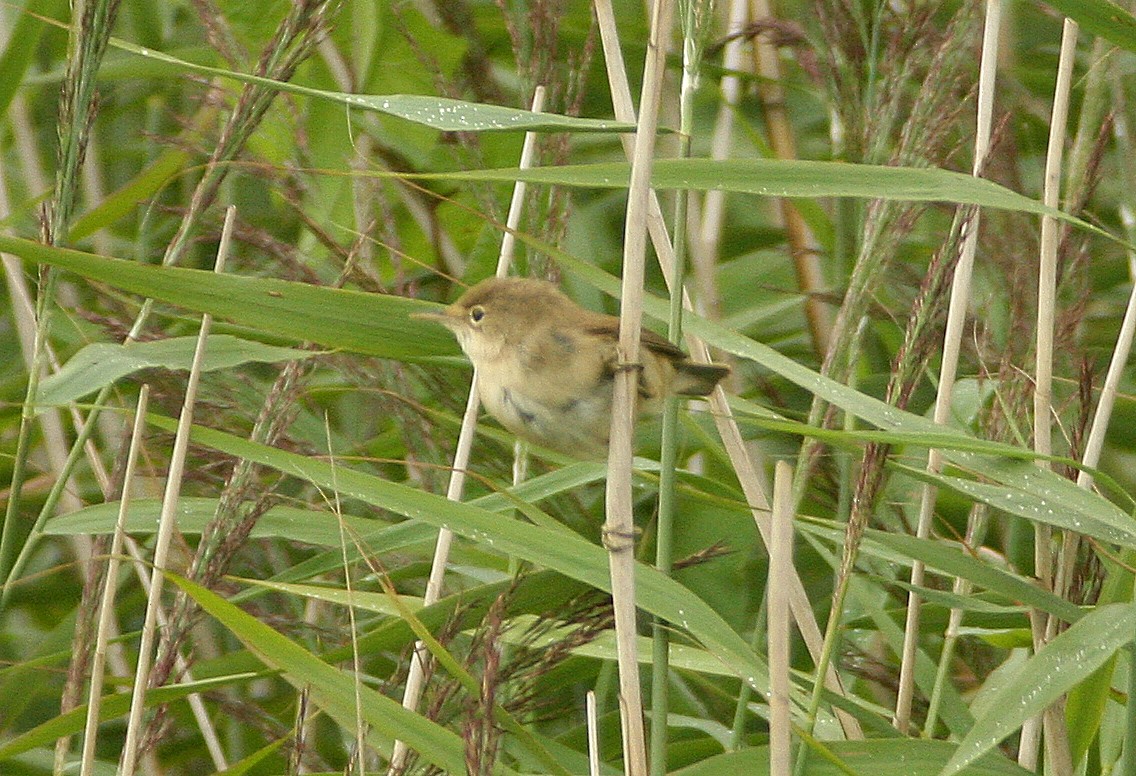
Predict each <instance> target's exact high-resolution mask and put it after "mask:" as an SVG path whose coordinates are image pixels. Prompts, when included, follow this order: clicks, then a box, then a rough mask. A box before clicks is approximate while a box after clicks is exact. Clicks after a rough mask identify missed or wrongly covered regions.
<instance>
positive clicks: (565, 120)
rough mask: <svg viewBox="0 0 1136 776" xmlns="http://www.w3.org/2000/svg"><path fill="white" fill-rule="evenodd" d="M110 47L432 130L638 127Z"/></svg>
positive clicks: (120, 43)
mask: <svg viewBox="0 0 1136 776" xmlns="http://www.w3.org/2000/svg"><path fill="white" fill-rule="evenodd" d="M110 45H112V46H114V47H115V48H118V49H121V50H123V51H128V52H130V53H132V54H136V55H138V56H140V57H143V58H145V59H146V60H148V61H150V62H158V63H160V64H163V65H167V66H168V67H169V68H170V69H171V71H172V72H176V73H177V74H179V75H184V74H185V73H200V74H202V75H209V76H216V77H218V78H226V79H229V80H231V81H239V82H241V83H246V84H258V85H260V86H268V87H271V88H273V89H276V90H277V91H281V92H289V93H291V94H299V95H303V96H305V97H314V98H316V99H319V100H328V101H331V102H335V103H338V104H340V105H345V106H347V107H350V108H357V109H359V110H365V111H374V112H376V113H384V114H386V115H388V116H397V117H398V118H401V119H406V120H407V121H413V122H414V123H416V124H421V125H423V126H426V127H430V128H432V129H437V130H441V131H444V132H502V131H513V132H634V131H635V125H634V124H628V123H625V122H621V121H609V120H606V119H588V118H577V117H574V116H561V115H558V114H555V113H534V112H533V111H528V110H519V109H517V108H506V107H503V106H500V105H487V104H485V103H479V102H466V101H464V100H453V99H449V98H446V97H433V96H430V95H418V94H382V95H369V94H348V93H346V92H332V91H327V90H324V89H314V88H312V87H310V86H301V85H300V84H295V83H286V82H284V81H274V80H272V79H271V78H262V77H260V76H255V75H250V74H248V73H238V72H236V71H234V70H226V69H224V68H220V67H210V66H209V65H202V64H197V63H195V62H189V61H186V60H184V59H178V58H177V57H173V56H170V55H169V54H165V53H163V52H161V51H155V50H154V49H150V48H145V47H143V46H136V45H135V44H133V43H129V42H127V41H124V40H120V39H118V38H111V41H110Z"/></svg>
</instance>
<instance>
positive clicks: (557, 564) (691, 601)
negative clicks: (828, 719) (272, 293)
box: [149, 415, 768, 691]
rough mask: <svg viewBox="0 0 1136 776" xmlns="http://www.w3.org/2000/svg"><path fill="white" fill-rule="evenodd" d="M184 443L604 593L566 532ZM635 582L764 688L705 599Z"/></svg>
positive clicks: (294, 462)
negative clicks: (288, 477)
mask: <svg viewBox="0 0 1136 776" xmlns="http://www.w3.org/2000/svg"><path fill="white" fill-rule="evenodd" d="M149 420H150V422H151V424H153V425H156V426H159V427H161V428H166V429H169V430H172V429H173V428H174V423H173V421H171V420H170V419H168V418H162V417H159V416H156V415H151V416H150V418H149ZM192 439H193V440H194V442H196V443H197V444H201V445H204V446H206V447H211V448H213V449H215V450H220V451H222V452H226V453H229V454H230V455H236V456H240V457H242V458H247V459H248V460H251V461H255V462H257V463H261V464H263V465H265V466H271V467H273V468H275V469H277V470H278V471H281V472H283V473H285V474H290V475H292V476H295V477H299V478H300V479H303V480H307V481H309V482H312V483H313V484H317V485H319V486H320V487H323V488H328V489H333V490H337V491H338V492H339V493H340V494H342V495H343V496H346V497H349V498H356V499H359V500H361V501H363V502H365V503H368V504H371V505H373V506H375V507H378V508H380V509H389V510H390V511H392V512H396V513H398V514H401V515H404V516H406V517H408V518H411V519H413V520H417V521H422V522H425V523H429V524H430V525H433V526H435V527H437V528H449V529H450V530H452V531H453V532H454V533H456V534H459V535H461V536H465V537H466V538H467V539H471V540H473V541H475V542H478V543H481V544H484V545H486V546H487V547H491V548H493V549H495V550H496V551H498V552H502V553H505V554H508V555H510V556H513V557H516V558H520V559H522V560H526V561H528V562H530V563H533V564H536V565H538V566H543V567H545V568H549V569H552V570H554V571H558V572H559V573H561V574H563V575H564V576H567V577H570V578H572V579H576V580H579V581H581V582H585V583H586V584H589V585H591V586H592V587H595V588H598V589H600V590H604V591H607V592H610V591H611V589H610V586H611V579H610V577H609V572H608V558H607V553H606V552H605V551H604V550H603V549H602V548H601V547H598V546H597V545H595V544H592V543H591V542H588V541H585V540H584V539H583V538H581V537H579V536H577V535H576V534H574V533H571V532H569V531H564V530H559V529H551V528H545V527H542V526H537V525H531V524H528V523H523V522H520V521H518V520H502V519H501V517H500V515H497V514H494V513H492V512H488V511H486V510H484V509H480V508H478V507H474V506H472V505H470V504H465V503H461V502H456V501H450V500H449V499H446V498H443V497H442V496H438V495H436V494H433V493H426V492H423V491H420V490H417V489H415V488H411V487H407V486H405V485H401V484H399V483H395V482H391V481H389V480H385V479H382V478H380V477H375V476H372V475H368V474H364V473H362V472H358V471H353V470H351V469H344V468H343V467H336V468H333V467H332V466H331V465H330V464H328V463H326V462H324V461H321V460H316V459H312V458H305V457H304V456H302V455H297V454H295V453H289V452H285V451H283V450H276V449H274V448H271V447H267V446H265V445H259V444H256V443H253V442H249V441H247V440H243V439H239V438H237V437H235V436H233V435H231V434H225V433H223V432H220V431H214V430H212V429H205V428H201V427H199V426H195V427H194V430H193V434H192ZM636 585H637V588H636V603H637V604H638V605H639V607H640V608H642V609H643V610H645V611H647V612H649V613H651V614H654V615H656V616H658V617H660V618H662V619H664V620H666V621H667V622H670V623H673V624H674V625H675V626H676V627H679V628H682V629H684V630H686V631H687V632H688V633H690V635H691V636H693V637H694V638H695V639H697V640H698V641H700V642H701V643H702V645H703V646H704V647H706V649H707V650H709V651H710V652H712V653H714V654H715V655H716V656H717V657H718V658H719V659H720V660H722V661H723V663H724V664H725V665H727V666H729V667H730V670H732V671H733V672H734V675H735V676H738V677H739V678H741V679H742V680H743V681H745V682H748V683H749V684H750V685H752V686H754V687H755V688H756V689H758V690H759V691H760V690H763V689H765V688H767V686H768V669H767V668H766V666H765V663H764V661H763V660H761V658H759V657H758V656H757V655H756V654H755V653H754V651H753V650H752V649H751V648H750V646H749V645H748V644H747V643H746V642H745V640H744V639H742V638H741V636H739V635H738V634H737V633H736V632H735V631H734V630H733V629H732V628H730V626H729V624H728V623H726V622H725V620H723V619H722V617H721V616H720V615H719V614H718V613H717V612H715V611H714V610H713V609H712V608H711V607H710V606H709V605H708V604H707V603H706V602H704V601H702V600H701V599H700V598H698V597H697V596H695V595H694V594H693V593H691V592H690V591H689V590H687V589H686V588H685V587H683V586H682V585H680V584H679V583H678V582H676V581H675V580H674V579H672V578H670V577H668V576H665V575H663V574H661V573H659V572H658V571H657V570H656V569H654V568H651V567H650V566H646V565H643V564H639V565H638V566H637V567H636Z"/></svg>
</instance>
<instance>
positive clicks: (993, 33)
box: [892, 0, 1002, 733]
mask: <svg viewBox="0 0 1136 776" xmlns="http://www.w3.org/2000/svg"><path fill="white" fill-rule="evenodd" d="M1001 25H1002V0H987V2H986V22H985V27H984V29H983V36H982V62H981V65H980V69H979V80H978V120H977V129H976V131H975V140H974V167H973V169H972V173H973V175H975V176H976V177H977V176H978V175H979V174H980V173H981V172H982V168H983V167H984V166H985V164H986V156H987V154H988V153H989V150H990V134H991V126H992V117H993V108H994V85H995V77H996V75H997V72H998V70H997V62H998V37H999V35H1000V29H1001ZM979 212H980V211H975V214H974V217H973V218H972V219H971V221H970V224H969V227H968V229H967V232H966V235H965V236H964V237H963V243H962V254H961V255H960V256H959V261H958V265H957V266H956V267H955V274H954V278H953V279H952V281H951V300H950V304H949V305H948V308H947V324H946V329H945V331H944V333H943V360H942V364H941V365H940V367H939V392H938V394H937V395H936V397H935V412H934V420H935V422H936V423H938V424H940V425H942V424H945V423H946V422H947V420H948V419H949V418H950V408H951V400H952V397H953V393H954V384H955V378H956V376H957V375H958V360H959V351H960V349H961V343H962V331H963V324H964V323H965V321H966V312H967V308H968V306H969V305H970V283H971V277H972V275H973V274H974V257H975V253H976V252H977V249H978V224H979ZM942 467H943V456H942V454H941V453H940V452H939V451H938V450H935V449H932V450H930V451H929V452H928V454H927V471H929V472H931V473H932V474H935V473H938V472H939V471H940V470H941V469H942ZM937 495H938V490H937V489H936V488H935V487H934V486H932V485H924V486H923V489H922V493H921V495H920V500H919V523H918V526H917V527H916V535H917V536H918V537H919V538H921V539H925V538H927V537H929V536H930V535H931V523H932V520H933V518H934V513H935V499H936V496H937ZM924 570H925V569H924V565H923V563H921V562H919V561H915V562H914V563H912V564H911V577H910V582H911V585H912V590H911V592H910V593H908V596H907V619H906V622H905V624H904V633H903V651H902V654H901V655H900V669H899V689H898V692H897V694H896V702H895V716H894V718H893V720H892V723H893V724H894V725H895V727H896V729H898V730H899V731H900V732H901V733H905V732H907V729H908V726H909V725H910V723H911V703H912V699H913V697H914V693H915V659H916V651H917V648H918V639H919V624H920V615H921V613H922V609H921V606H922V601H921V600H920V598H919V595H918V594H917V593H916V592H915V589H916V588H919V587H922V586H923V575H924Z"/></svg>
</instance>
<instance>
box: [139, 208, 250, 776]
mask: <svg viewBox="0 0 1136 776" xmlns="http://www.w3.org/2000/svg"><path fill="white" fill-rule="evenodd" d="M236 212H237V211H236V208H235V207H232V206H230V207H229V209H228V211H227V212H226V213H225V225H224V227H222V229H221V243H220V245H219V246H218V248H217V261H216V263H215V264H214V266H213V271H214V272H217V273H220V272H223V271H224V269H225V260H226V259H227V258H228V253H229V246H230V244H231V243H232V235H233V222H234V220H235V217H236ZM212 325H213V316H211V315H209V314H208V313H206V314H205V315H202V316H201V329H200V331H199V332H198V337H197V348H196V349H195V350H194V352H193V364H192V366H191V367H190V370H189V379H188V380H187V382H186V387H185V400H184V402H183V404H182V409H181V417H180V418H178V427H177V432H176V433H175V435H174V447H173V450H172V452H171V453H170V468H169V474H168V475H167V479H166V491H165V493H164V494H163V496H162V510H161V513H160V515H159V517H158V535H157V539H156V540H155V542H154V575H153V576H152V577H151V579H150V593H149V596H148V597H147V600H146V616H145V619H144V620H143V624H142V638H141V641H140V643H139V645H138V665H137V667H136V669H135V672H134V689H133V693H132V697H131V700H130V716H129V718H128V720H127V726H126V740H125V741H124V742H123V745H122V765H121V768H120V771H119V772H120V773H121V774H122V775H123V776H133V774H134V769H135V767H137V762H138V757H139V755H140V753H141V752H140V749H141V733H142V711H143V709H144V708H145V700H144V699H145V695H146V689H147V687H148V685H149V682H150V665H151V659H152V654H151V653H152V651H153V647H154V640H155V638H156V636H157V623H158V609H159V608H160V607H161V605H162V583H163V582H164V581H165V569H166V556H167V555H168V554H169V549H170V541H171V539H172V538H173V534H174V529H175V527H176V524H177V507H178V499H179V498H180V496H181V482H182V474H183V472H184V470H185V457H186V453H187V451H188V450H189V432H190V429H191V428H192V426H193V410H194V406H195V402H196V399H197V385H198V382H199V381H200V379H201V366H202V363H203V362H204V360H205V344H206V342H207V340H208V337H209V329H210V328H211V327H212Z"/></svg>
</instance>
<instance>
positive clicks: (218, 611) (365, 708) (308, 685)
mask: <svg viewBox="0 0 1136 776" xmlns="http://www.w3.org/2000/svg"><path fill="white" fill-rule="evenodd" d="M170 579H171V580H172V581H173V582H174V583H175V584H176V585H177V586H178V587H180V588H181V589H182V590H184V591H185V592H186V593H187V594H188V595H189V596H190V597H191V598H193V600H195V601H196V602H197V603H198V604H199V605H200V606H201V608H202V609H203V610H204V611H205V612H206V613H208V614H209V615H210V616H212V617H213V618H214V619H216V620H217V621H218V622H220V623H221V624H222V625H224V626H225V627H227V628H228V629H229V630H230V631H232V632H233V635H235V636H236V637H237V638H238V639H240V640H241V643H243V644H244V645H245V646H246V647H248V649H249V650H251V651H252V652H253V653H254V654H255V655H256V656H257V657H258V658H259V659H260V660H261V661H263V662H264V664H265V665H267V666H270V667H272V668H275V669H278V670H279V671H281V672H282V673H283V676H284V678H285V679H287V680H288V681H289V682H290V683H291V684H293V685H294V686H295V687H296V688H297V689H300V690H307V691H309V692H310V693H311V696H312V700H313V701H314V702H315V704H316V705H317V706H318V707H319V708H321V709H323V710H324V711H325V712H327V714H328V715H330V716H331V717H332V718H333V719H335V720H336V722H338V723H339V724H340V725H341V726H342V727H343V728H344V729H346V730H354V729H355V727H356V725H357V724H358V723H365V724H367V725H369V726H370V727H371V732H370V734H369V738H370V740H371V742H372V744H373V745H375V746H376V747H378V748H379V749H380V750H382V751H385V752H387V753H389V752H390V750H391V746H392V744H393V740H394V739H396V738H397V739H400V740H402V741H405V742H406V743H407V744H408V745H409V746H410V747H411V748H412V749H414V750H415V751H417V752H418V753H419V755H420V756H421V757H422V758H423V759H425V760H426V761H428V762H430V763H433V764H434V765H437V766H438V767H439V768H441V769H442V770H444V771H446V772H449V773H462V772H463V771H464V770H465V754H464V752H465V747H464V743H463V742H462V740H461V738H460V737H459V736H458V735H457V734H455V733H452V732H450V731H449V730H446V729H445V728H443V727H441V726H440V725H437V724H436V723H434V722H431V721H429V720H427V719H426V718H425V717H422V716H421V715H419V714H416V713H414V712H413V711H410V710H408V709H404V708H403V707H402V704H400V703H398V702H397V701H394V700H392V699H390V698H387V697H386V696H385V695H382V694H381V693H378V692H376V691H375V690H372V689H371V688H370V687H368V686H366V685H365V684H362V683H361V682H360V680H359V679H358V678H357V677H353V676H352V675H351V674H349V673H346V672H344V671H341V670H339V669H338V668H335V667H333V666H330V665H328V664H327V663H325V662H324V661H322V660H320V659H319V658H318V657H316V656H315V655H313V654H312V653H310V652H308V651H307V650H306V649H304V648H303V647H301V646H299V645H298V644H296V643H294V642H292V641H291V640H289V639H288V638H286V637H285V636H283V635H282V634H280V633H277V632H276V631H275V630H273V629H272V628H270V627H268V626H267V625H265V624H264V623H262V622H260V621H259V620H257V619H256V618H255V617H252V616H250V615H248V614H246V613H245V612H243V611H241V610H240V609H238V608H237V607H236V606H233V605H232V604H231V603H229V602H228V601H226V600H224V599H223V598H221V597H220V596H218V595H216V594H215V593H213V592H211V591H209V590H206V589H205V588H203V587H201V586H200V585H196V584H194V583H192V582H190V581H189V580H187V579H183V578H181V577H178V576H175V575H170ZM356 697H358V698H359V709H358V712H359V713H360V714H361V715H362V719H361V720H357V713H356V712H357V709H356ZM495 772H499V773H513V771H511V770H509V769H507V768H504V767H499V768H498V770H497V771H495Z"/></svg>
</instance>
